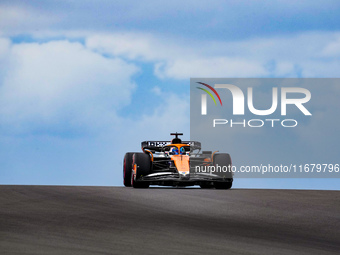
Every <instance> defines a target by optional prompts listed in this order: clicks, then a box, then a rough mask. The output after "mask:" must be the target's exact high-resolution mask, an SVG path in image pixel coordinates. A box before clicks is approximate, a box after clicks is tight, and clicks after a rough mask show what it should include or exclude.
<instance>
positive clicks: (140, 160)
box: [131, 153, 151, 188]
mask: <svg viewBox="0 0 340 255" xmlns="http://www.w3.org/2000/svg"><path fill="white" fill-rule="evenodd" d="M150 170H151V160H150V156H149V155H148V154H145V153H135V154H133V163H132V169H131V186H132V187H134V188H149V183H148V182H144V181H140V178H141V177H143V176H146V175H148V174H150Z"/></svg>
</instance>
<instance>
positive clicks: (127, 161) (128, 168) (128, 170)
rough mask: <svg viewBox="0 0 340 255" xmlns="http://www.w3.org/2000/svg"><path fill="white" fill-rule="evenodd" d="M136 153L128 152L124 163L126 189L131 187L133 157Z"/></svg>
mask: <svg viewBox="0 0 340 255" xmlns="http://www.w3.org/2000/svg"><path fill="white" fill-rule="evenodd" d="M133 154H135V152H127V153H126V154H125V156H124V161H123V183H124V186H125V187H131V171H132V157H133Z"/></svg>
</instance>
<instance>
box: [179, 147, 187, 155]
mask: <svg viewBox="0 0 340 255" xmlns="http://www.w3.org/2000/svg"><path fill="white" fill-rule="evenodd" d="M180 152H181V154H182V155H185V154H186V153H185V149H184V147H181V149H180Z"/></svg>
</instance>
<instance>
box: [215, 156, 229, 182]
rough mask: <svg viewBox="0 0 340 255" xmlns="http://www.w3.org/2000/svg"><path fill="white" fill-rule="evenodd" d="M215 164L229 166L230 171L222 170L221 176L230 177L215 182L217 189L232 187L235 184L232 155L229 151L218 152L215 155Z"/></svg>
mask: <svg viewBox="0 0 340 255" xmlns="http://www.w3.org/2000/svg"><path fill="white" fill-rule="evenodd" d="M213 162H214V166H215V167H216V166H217V165H218V166H220V167H228V169H229V171H227V172H222V173H221V177H223V179H228V181H220V182H214V186H215V189H230V188H231V187H232V185H233V182H232V181H233V174H232V171H231V166H232V165H231V163H232V162H231V157H230V155H229V154H228V153H218V154H215V155H214V159H213Z"/></svg>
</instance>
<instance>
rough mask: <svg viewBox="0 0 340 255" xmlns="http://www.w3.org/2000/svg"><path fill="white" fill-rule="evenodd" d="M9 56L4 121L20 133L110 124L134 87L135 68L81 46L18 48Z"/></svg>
mask: <svg viewBox="0 0 340 255" xmlns="http://www.w3.org/2000/svg"><path fill="white" fill-rule="evenodd" d="M7 54H8V55H9V57H8V61H7V64H6V68H5V77H4V78H3V82H2V84H1V86H0V118H1V122H2V124H4V123H7V124H11V125H12V126H14V127H16V128H19V129H20V128H21V125H25V129H28V130H32V129H33V130H34V129H35V128H38V129H41V128H44V127H45V128H46V127H50V128H52V127H53V128H55V127H59V126H60V125H61V126H65V125H66V126H68V127H79V126H83V127H84V126H85V128H86V127H91V126H101V125H103V123H110V121H112V120H113V119H114V118H115V112H116V111H115V110H112V109H119V108H120V107H121V106H123V105H126V104H128V103H129V100H130V96H131V93H132V92H133V89H134V87H135V85H134V83H133V82H132V81H131V75H133V74H135V73H136V72H137V71H138V68H137V67H136V66H135V65H133V64H128V63H126V62H125V61H123V60H121V59H119V58H105V57H103V56H101V55H99V54H96V53H93V52H91V51H90V50H88V49H86V48H85V47H84V46H83V45H81V44H80V43H77V42H68V41H52V42H48V43H43V44H38V43H22V44H14V45H12V46H11V47H10V49H9V52H8V53H7ZM101 122H103V123H101ZM27 125H28V126H29V127H27Z"/></svg>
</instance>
